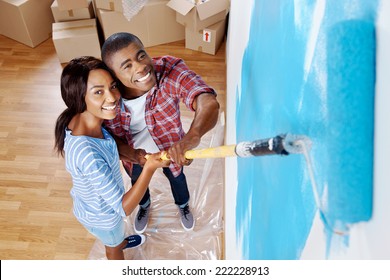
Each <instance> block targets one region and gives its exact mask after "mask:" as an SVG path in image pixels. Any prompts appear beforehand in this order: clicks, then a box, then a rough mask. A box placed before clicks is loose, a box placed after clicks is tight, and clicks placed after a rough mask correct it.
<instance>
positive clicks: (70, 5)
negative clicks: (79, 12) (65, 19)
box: [57, 0, 89, 11]
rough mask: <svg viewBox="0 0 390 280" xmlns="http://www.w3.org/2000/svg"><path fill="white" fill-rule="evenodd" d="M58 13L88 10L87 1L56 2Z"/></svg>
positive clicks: (67, 0)
mask: <svg viewBox="0 0 390 280" xmlns="http://www.w3.org/2000/svg"><path fill="white" fill-rule="evenodd" d="M57 2H58V9H60V11H67V10H74V9H82V8H88V6H89V1H88V0H57Z"/></svg>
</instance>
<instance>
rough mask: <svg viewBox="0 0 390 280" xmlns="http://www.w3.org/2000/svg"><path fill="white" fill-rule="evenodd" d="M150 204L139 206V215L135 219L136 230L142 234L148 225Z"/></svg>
mask: <svg viewBox="0 0 390 280" xmlns="http://www.w3.org/2000/svg"><path fill="white" fill-rule="evenodd" d="M149 212H150V205H149V206H148V207H146V208H143V207H141V206H140V207H139V209H138V213H137V216H136V217H135V220H134V230H135V232H136V233H138V234H141V233H143V232H144V231H145V229H146V227H147V226H148V220H149Z"/></svg>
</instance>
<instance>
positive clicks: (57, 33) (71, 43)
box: [51, 0, 100, 63]
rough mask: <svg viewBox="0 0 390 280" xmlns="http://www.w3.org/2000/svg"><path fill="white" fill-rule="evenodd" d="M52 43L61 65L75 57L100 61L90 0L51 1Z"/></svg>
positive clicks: (96, 32)
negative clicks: (52, 19)
mask: <svg viewBox="0 0 390 280" xmlns="http://www.w3.org/2000/svg"><path fill="white" fill-rule="evenodd" d="M51 10H52V13H53V16H54V20H55V23H53V43H54V47H55V49H56V52H57V56H58V59H59V60H60V62H61V63H66V62H69V61H70V60H71V59H73V58H75V57H78V56H84V55H89V56H94V57H98V58H100V41H99V35H98V29H97V25H96V18H95V12H94V8H93V3H92V0H54V1H53V0H52V5H51Z"/></svg>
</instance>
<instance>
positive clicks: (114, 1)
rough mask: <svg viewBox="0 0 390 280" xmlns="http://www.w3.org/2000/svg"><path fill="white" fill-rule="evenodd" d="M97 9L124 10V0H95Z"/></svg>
mask: <svg viewBox="0 0 390 280" xmlns="http://www.w3.org/2000/svg"><path fill="white" fill-rule="evenodd" d="M94 2H95V9H103V10H107V11H116V12H120V13H122V12H123V7H122V0H94Z"/></svg>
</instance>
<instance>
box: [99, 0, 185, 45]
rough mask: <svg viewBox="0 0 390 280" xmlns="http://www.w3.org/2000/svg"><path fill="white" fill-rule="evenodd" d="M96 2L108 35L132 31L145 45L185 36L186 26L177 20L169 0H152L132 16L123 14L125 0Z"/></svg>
mask: <svg viewBox="0 0 390 280" xmlns="http://www.w3.org/2000/svg"><path fill="white" fill-rule="evenodd" d="M94 2H95V8H96V14H97V17H98V19H99V23H100V25H101V27H102V31H103V35H104V39H107V38H108V37H110V36H111V35H112V34H114V33H117V32H130V33H133V34H135V35H137V36H138V37H139V38H140V39H141V41H142V43H143V44H144V46H145V47H150V46H155V45H160V44H165V43H170V42H175V41H179V40H183V39H184V36H185V35H184V27H183V26H182V25H181V24H179V23H178V22H176V20H175V11H173V10H172V9H170V8H169V7H167V3H168V2H169V1H168V0H148V1H147V2H146V4H145V5H144V6H143V7H142V9H141V10H140V11H139V12H138V13H137V14H136V15H135V16H133V17H132V18H131V19H130V20H128V19H127V18H126V17H125V16H124V14H123V13H124V11H123V7H122V0H114V1H109V0H94Z"/></svg>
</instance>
